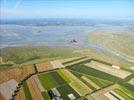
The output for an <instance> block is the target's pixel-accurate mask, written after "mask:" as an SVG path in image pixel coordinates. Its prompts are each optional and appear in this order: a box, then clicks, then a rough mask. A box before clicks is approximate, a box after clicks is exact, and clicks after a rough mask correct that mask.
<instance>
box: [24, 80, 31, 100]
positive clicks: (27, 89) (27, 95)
mask: <svg viewBox="0 0 134 100" xmlns="http://www.w3.org/2000/svg"><path fill="white" fill-rule="evenodd" d="M23 89H24V93H25V96H26V100H32V96H31V94H30V91H29V88H28V86H27V83H26V82H24V83H23Z"/></svg>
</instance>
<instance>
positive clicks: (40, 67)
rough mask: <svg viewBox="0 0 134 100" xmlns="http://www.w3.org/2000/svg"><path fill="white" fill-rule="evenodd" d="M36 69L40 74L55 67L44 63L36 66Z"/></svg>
mask: <svg viewBox="0 0 134 100" xmlns="http://www.w3.org/2000/svg"><path fill="white" fill-rule="evenodd" d="M36 68H37V70H38V72H42V71H47V70H51V69H53V67H52V65H51V64H50V62H43V63H39V64H36Z"/></svg>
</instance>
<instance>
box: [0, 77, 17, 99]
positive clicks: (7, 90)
mask: <svg viewBox="0 0 134 100" xmlns="http://www.w3.org/2000/svg"><path fill="white" fill-rule="evenodd" d="M17 85H18V83H17V82H16V81H15V80H14V79H11V80H9V81H7V82H4V83H2V84H0V93H1V94H2V95H3V97H4V98H5V99H6V100H9V99H11V98H12V94H13V93H14V90H16V87H17Z"/></svg>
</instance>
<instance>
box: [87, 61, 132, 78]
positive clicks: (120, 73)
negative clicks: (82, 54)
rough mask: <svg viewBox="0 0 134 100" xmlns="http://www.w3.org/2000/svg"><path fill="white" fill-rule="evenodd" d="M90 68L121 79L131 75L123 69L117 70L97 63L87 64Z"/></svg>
mask: <svg viewBox="0 0 134 100" xmlns="http://www.w3.org/2000/svg"><path fill="white" fill-rule="evenodd" d="M85 65H86V66H88V67H91V68H94V69H96V70H99V71H102V72H105V73H108V74H111V75H113V76H116V77H119V78H122V79H124V78H126V77H127V76H129V75H130V74H131V73H130V72H127V71H125V70H122V69H116V68H113V67H111V66H108V65H105V64H102V63H99V62H96V61H91V62H90V63H87V64H85Z"/></svg>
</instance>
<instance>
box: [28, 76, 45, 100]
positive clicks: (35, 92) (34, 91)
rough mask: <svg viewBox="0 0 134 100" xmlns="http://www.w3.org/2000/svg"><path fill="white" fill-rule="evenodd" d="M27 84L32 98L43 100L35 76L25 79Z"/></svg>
mask: <svg viewBox="0 0 134 100" xmlns="http://www.w3.org/2000/svg"><path fill="white" fill-rule="evenodd" d="M27 85H28V88H29V91H30V94H31V96H32V99H33V100H44V99H43V97H42V94H41V92H40V89H39V88H38V84H37V83H36V81H35V76H32V77H31V78H30V79H28V80H27Z"/></svg>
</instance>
